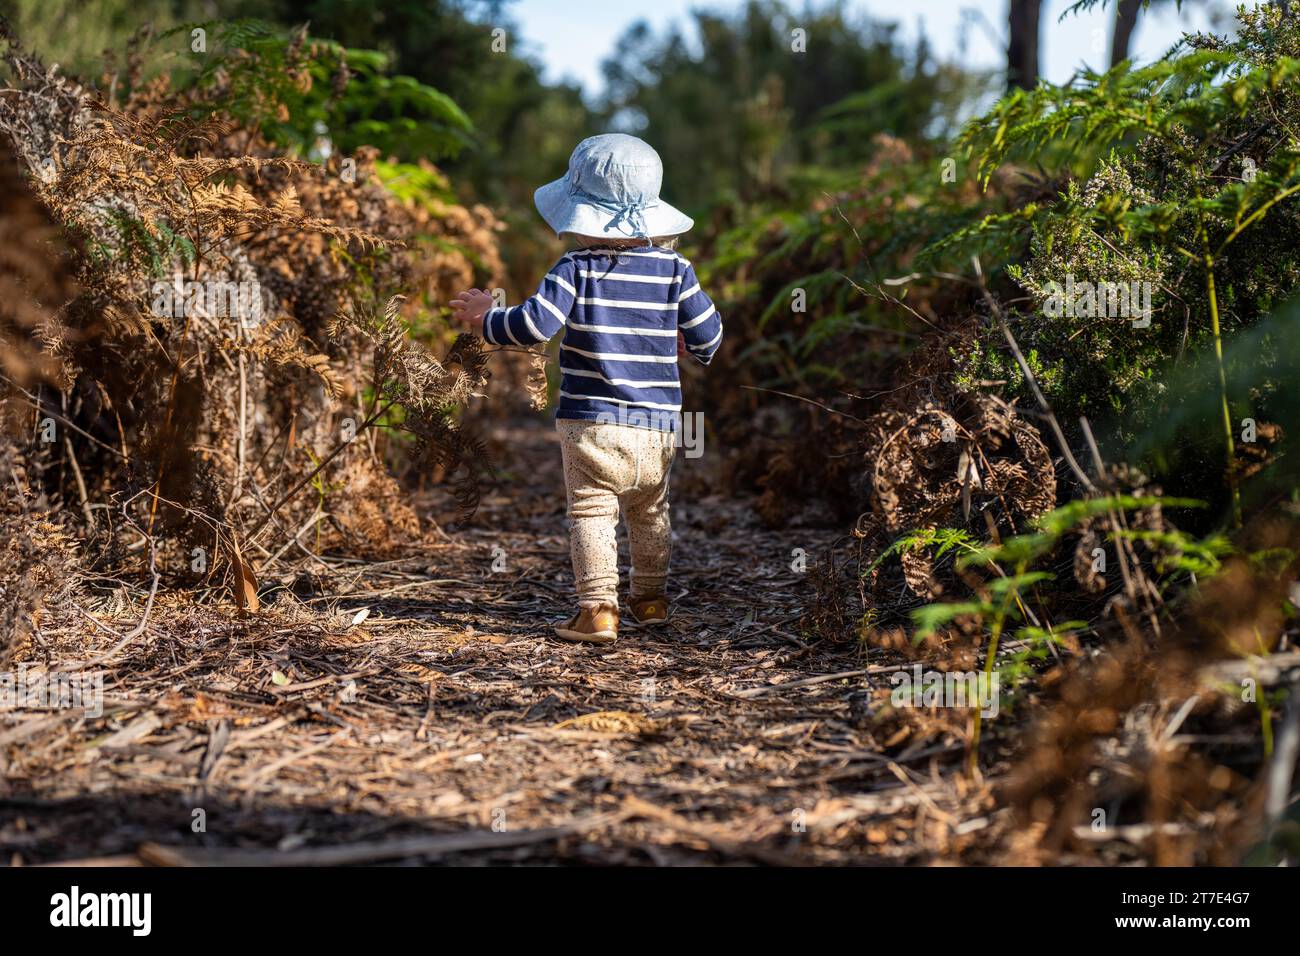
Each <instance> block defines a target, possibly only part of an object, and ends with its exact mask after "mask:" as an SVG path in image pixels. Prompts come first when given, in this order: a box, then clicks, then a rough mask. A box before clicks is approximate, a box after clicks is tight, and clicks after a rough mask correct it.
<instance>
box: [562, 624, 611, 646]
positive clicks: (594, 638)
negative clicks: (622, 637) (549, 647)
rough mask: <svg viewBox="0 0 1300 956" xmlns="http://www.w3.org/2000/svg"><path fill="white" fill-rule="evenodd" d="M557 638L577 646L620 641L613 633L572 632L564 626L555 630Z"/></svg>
mask: <svg viewBox="0 0 1300 956" xmlns="http://www.w3.org/2000/svg"><path fill="white" fill-rule="evenodd" d="M555 636H556V637H558V638H559V639H560V640H562V641H573V642H574V643H575V644H613V643H614V642H615V641H616V640H618V635H617V634H615V633H614V632H613V631H592V632H587V631H571V630H569V628H567V627H564V626H557V627H556V628H555Z"/></svg>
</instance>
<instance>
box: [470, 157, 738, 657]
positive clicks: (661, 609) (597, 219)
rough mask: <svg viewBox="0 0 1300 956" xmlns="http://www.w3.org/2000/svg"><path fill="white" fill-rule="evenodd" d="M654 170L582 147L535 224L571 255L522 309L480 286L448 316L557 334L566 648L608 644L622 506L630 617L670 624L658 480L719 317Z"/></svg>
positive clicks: (522, 337)
mask: <svg viewBox="0 0 1300 956" xmlns="http://www.w3.org/2000/svg"><path fill="white" fill-rule="evenodd" d="M662 180H663V165H662V163H661V162H660V159H659V154H658V153H656V152H655V151H654V150H653V149H652V148H651V147H650V146H649V144H647V143H645V142H643V141H642V140H639V139H637V138H636V137H634V136H626V135H624V134H621V133H610V134H606V135H603V136H593V137H591V138H589V139H585V140H583V141H582V142H581V143H579V144H578V147H577V148H576V149H575V150H574V151H573V155H572V156H571V157H570V158H569V171H568V173H567V174H565V176H564V177H562V178H561V179H558V180H556V181H555V182H552V183H548V184H547V185H545V186H542V187H541V188H540V189H538V190H537V192H536V194H535V197H534V199H535V201H536V203H537V209H538V211H539V212H540V213H541V214H542V218H543V219H545V220H546V222H547V224H548V225H549V226H550V227H551V228H552V229H554V230H555V232H556V234H557V235H568V236H571V237H572V238H574V239H575V240H576V242H577V244H578V248H577V249H576V250H575V251H573V252H570V253H567V254H566V255H564V256H563V257H562V258H561V259H560V260H559V261H558V262H557V263H555V265H554V266H552V267H551V269H550V271H549V272H548V273H547V274H546V277H545V278H544V279H543V280H542V283H541V286H540V288H539V289H538V290H537V294H536V295H534V296H532V298H530V299H528V301H526V302H524V303H523V304H522V305H517V306H514V307H512V308H493V306H492V297H491V296H489V295H488V294H487V293H486V292H482V291H480V290H478V289H470V290H469V291H468V292H462V293H461V294H460V295H459V296H457V298H456V299H454V300H453V301H452V310H453V314H454V315H455V317H456V318H457V320H459V321H460V322H462V323H463V324H465V325H466V326H468V327H469V328H471V329H473V330H475V331H477V332H478V333H479V334H481V335H482V336H483V338H484V339H485V340H486V341H487V342H489V343H491V344H493V345H505V346H509V345H519V346H528V345H532V344H534V343H537V342H545V341H547V340H549V339H550V338H552V337H553V336H554V335H556V334H557V333H558V332H559V331H560V330H561V329H563V330H564V338H563V340H562V341H561V344H560V370H561V379H560V402H559V409H558V410H557V412H556V428H557V429H558V430H559V433H560V447H561V450H562V454H563V458H564V480H565V484H566V486H567V490H568V514H569V525H570V550H571V551H572V556H573V576H574V581H575V583H576V585H577V591H578V612H577V613H576V614H574V615H573V616H572V617H571V618H569V619H568V620H567V621H565V622H564V623H562V624H560V625H558V626H557V627H556V629H555V633H556V634H557V635H558V636H559V637H561V638H564V639H566V640H574V641H588V642H592V643H598V644H607V643H612V642H613V641H614V640H615V639H616V638H617V636H618V545H617V538H616V530H617V527H618V517H619V511H620V507H621V509H622V513H623V517H624V519H625V520H626V522H627V526H628V540H629V550H630V552H631V555H632V574H631V584H630V592H629V599H628V604H629V609H630V610H631V613H632V616H633V618H635V619H636V620H637V621H639V622H641V623H659V622H662V621H665V620H667V619H668V600H667V587H666V581H667V576H668V558H669V550H670V529H669V522H668V474H669V471H670V470H671V467H672V462H673V453H674V450H675V446H676V434H677V431H678V429H679V428H680V419H681V409H682V403H681V385H680V383H679V381H678V377H677V360H678V358H679V357H681V356H684V355H688V354H689V355H690V356H692V357H693V358H695V359H696V360H697V361H699V362H701V363H702V364H704V365H708V364H709V362H710V361H711V360H712V358H713V356H714V353H716V352H717V350H718V345H719V343H720V342H721V341H722V320H721V317H720V316H719V315H718V313H717V310H716V309H715V308H714V306H713V303H712V301H710V299H709V297H708V296H707V295H706V294H705V293H704V292H703V291H702V290H701V289H700V283H699V280H698V279H697V278H696V276H695V270H694V268H693V267H692V266H691V263H690V262H689V261H688V260H686V259H684V258H683V257H682V256H680V255H679V254H678V253H677V252H676V250H675V248H674V247H675V246H676V241H677V240H676V237H677V236H679V235H680V234H682V233H684V232H686V231H687V230H688V229H690V228H691V226H692V225H693V224H694V223H693V222H692V220H691V219H690V218H689V217H688V216H686V215H684V214H683V213H681V212H680V211H679V210H677V209H675V208H673V207H672V206H670V205H669V204H668V203H666V202H664V201H663V200H661V199H660V198H659V189H660V185H661V183H662Z"/></svg>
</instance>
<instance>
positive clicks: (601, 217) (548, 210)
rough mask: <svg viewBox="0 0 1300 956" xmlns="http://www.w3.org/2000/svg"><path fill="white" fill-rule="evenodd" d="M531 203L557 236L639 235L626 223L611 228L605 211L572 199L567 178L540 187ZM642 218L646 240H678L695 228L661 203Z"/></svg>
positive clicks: (647, 209) (611, 216) (687, 218)
mask: <svg viewBox="0 0 1300 956" xmlns="http://www.w3.org/2000/svg"><path fill="white" fill-rule="evenodd" d="M533 202H534V203H536V204H537V211H538V212H539V213H541V215H542V218H543V219H545V220H546V224H547V225H548V226H550V227H551V228H552V229H554V230H555V234H556V235H557V236H558V235H560V234H562V233H566V232H568V233H574V234H576V235H580V236H596V237H598V238H608V239H629V238H633V237H636V236H638V235H640V233H638V232H634V231H633V229H632V227H631V226H630V225H629V224H628V223H627V221H626V220H619V221H618V222H617V224H616V225H611V224H612V223H614V222H615V218H616V217H615V216H614V214H613V213H612V212H610V211H609V210H608V209H603V208H601V207H600V206H593V205H591V204H590V203H586V202H583V201H582V200H581V199H579V198H578V197H577V196H574V195H572V193H571V192H570V189H569V179H568V177H567V176H563V177H561V178H560V179H557V180H555V182H551V183H547V184H546V185H545V186H541V187H539V188H538V189H537V191H536V192H535V193H533ZM642 215H643V216H644V218H645V228H646V232H645V235H646V237H647V238H653V237H655V236H678V235H681V234H682V233H684V232H689V231H690V228H691V227H692V226H694V225H695V220H694V219H692V218H691V217H690V216H688V215H686V214H685V213H684V212H682V211H681V210H680V209H678V208H677V207H675V206H673V205H671V204H670V203H666V202H664V201H663V200H662V199H660V200H658V201H656V202H655V204H654V205H652V206H646V207H645V209H644V211H643V213H642Z"/></svg>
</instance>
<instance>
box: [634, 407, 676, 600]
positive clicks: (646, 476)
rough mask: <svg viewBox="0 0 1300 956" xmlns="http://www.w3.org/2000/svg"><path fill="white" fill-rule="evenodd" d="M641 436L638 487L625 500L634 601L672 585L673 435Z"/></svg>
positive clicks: (643, 430)
mask: <svg viewBox="0 0 1300 956" xmlns="http://www.w3.org/2000/svg"><path fill="white" fill-rule="evenodd" d="M635 431H636V432H637V439H636V446H637V447H636V451H637V474H636V480H635V485H634V487H632V488H630V489H629V490H628V491H627V492H625V493H624V494H623V495H622V496H621V500H622V503H623V516H624V518H625V519H626V520H627V532H628V549H629V550H630V551H631V553H632V584H631V588H630V592H631V595H630V596H631V598H632V599H633V600H635V599H637V598H642V597H658V596H659V595H662V594H664V593H665V588H666V587H667V582H668V558H669V555H670V552H671V550H672V528H671V526H670V525H669V521H668V473H669V471H670V470H671V469H672V465H673V454H674V452H675V445H674V436H673V433H672V432H661V431H654V430H651V429H648V428H639V429H635Z"/></svg>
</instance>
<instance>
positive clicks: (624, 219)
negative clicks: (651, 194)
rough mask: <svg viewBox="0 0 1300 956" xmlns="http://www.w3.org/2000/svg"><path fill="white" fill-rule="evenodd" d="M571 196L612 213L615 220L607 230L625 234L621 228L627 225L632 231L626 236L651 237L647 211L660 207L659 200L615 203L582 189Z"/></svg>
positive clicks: (611, 220) (606, 226) (607, 224)
mask: <svg viewBox="0 0 1300 956" xmlns="http://www.w3.org/2000/svg"><path fill="white" fill-rule="evenodd" d="M571 195H573V196H576V197H577V198H578V199H581V200H582V201H583V202H584V203H587V204H588V205H591V206H596V207H598V208H600V209H605V210H608V211H610V212H612V213H613V214H614V218H612V219H610V221H609V222H607V223H605V228H606V229H618V231H619V232H623V229H622V228H621V226H622V224H623V223H627V225H628V226H629V227H630V228H631V230H632V231H631V232H628V233H624V234H625V235H628V236H645V237H646V238H649V237H650V233H649V231H648V230H647V228H646V221H645V211H646V210H647V209H650V208H653V207H654V206H657V205H659V200H657V199H652V200H650V201H648V202H647V201H646V200H636V201H628V202H615V201H614V200H611V199H602V198H600V197H599V196H593V195H591V194H590V193H585V192H583V191H582V190H580V189H574V190H572V191H571Z"/></svg>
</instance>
